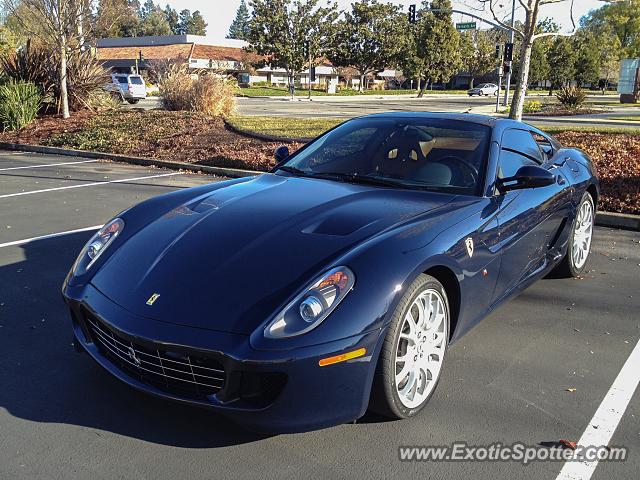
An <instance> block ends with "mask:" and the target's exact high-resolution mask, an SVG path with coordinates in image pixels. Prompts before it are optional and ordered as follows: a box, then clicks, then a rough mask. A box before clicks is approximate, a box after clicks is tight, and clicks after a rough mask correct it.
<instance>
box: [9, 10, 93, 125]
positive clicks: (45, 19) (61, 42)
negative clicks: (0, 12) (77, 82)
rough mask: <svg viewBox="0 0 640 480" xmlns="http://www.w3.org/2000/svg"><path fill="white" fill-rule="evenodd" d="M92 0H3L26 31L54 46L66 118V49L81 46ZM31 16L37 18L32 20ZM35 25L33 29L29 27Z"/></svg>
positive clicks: (67, 101)
mask: <svg viewBox="0 0 640 480" xmlns="http://www.w3.org/2000/svg"><path fill="white" fill-rule="evenodd" d="M92 3H93V2H92V0H6V2H5V8H6V10H7V11H8V12H10V13H11V14H12V15H13V16H14V17H15V18H16V19H17V20H18V21H19V22H20V23H21V25H22V26H23V27H24V28H25V30H27V31H28V33H29V34H31V35H34V36H39V37H42V38H41V40H42V41H43V42H44V43H45V44H46V45H50V46H54V47H55V50H56V53H57V55H58V56H59V58H58V75H59V82H60V98H59V102H60V111H61V113H62V118H69V116H70V115H69V95H68V92H67V62H68V59H69V51H70V50H71V49H73V48H82V46H83V43H84V37H85V35H86V34H87V32H86V28H85V27H86V19H87V18H88V17H89V15H90V14H91V10H92ZM34 19H37V21H36V22H34ZM33 25H37V30H36V29H35V28H32V26H33Z"/></svg>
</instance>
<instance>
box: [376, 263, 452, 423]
mask: <svg viewBox="0 0 640 480" xmlns="http://www.w3.org/2000/svg"><path fill="white" fill-rule="evenodd" d="M449 315H450V314H449V302H448V299H447V294H446V292H445V290H444V287H443V286H442V284H441V283H440V282H439V281H438V280H436V279H435V278H433V277H432V276H430V275H420V276H419V277H418V278H417V279H416V280H415V281H414V282H413V283H412V284H411V285H410V286H409V288H408V289H407V291H406V293H405V295H404V296H403V297H402V300H401V301H400V303H399V305H398V306H397V307H396V310H395V312H394V314H393V317H392V319H391V323H390V325H389V330H388V332H387V336H386V338H385V340H384V344H383V346H382V351H381V352H380V359H379V360H378V366H377V369H376V376H375V379H374V385H373V390H372V394H371V403H370V408H371V410H373V411H375V412H377V413H380V414H382V415H385V416H387V417H390V418H396V419H400V418H408V417H411V416H413V415H415V414H417V413H418V412H419V411H420V410H421V409H422V408H423V407H424V406H425V405H426V404H427V402H428V401H429V399H430V398H431V396H432V395H433V393H434V391H435V389H436V386H437V384H438V380H439V379H440V372H441V370H442V365H443V362H444V357H445V354H446V351H447V346H448V343H449V342H448V340H449V321H450V316H449Z"/></svg>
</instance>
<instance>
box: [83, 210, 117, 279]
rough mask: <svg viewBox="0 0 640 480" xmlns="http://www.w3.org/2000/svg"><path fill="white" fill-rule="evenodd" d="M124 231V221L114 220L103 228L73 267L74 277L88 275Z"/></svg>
mask: <svg viewBox="0 0 640 480" xmlns="http://www.w3.org/2000/svg"><path fill="white" fill-rule="evenodd" d="M123 229H124V221H123V220H122V219H121V218H114V219H113V220H111V221H110V222H108V223H107V224H106V225H105V226H103V227H102V228H101V229H100V230H99V231H98V233H96V234H95V235H94V236H93V237H91V240H89V241H88V242H87V244H86V245H85V246H84V248H83V249H82V251H81V252H80V255H79V256H78V259H77V260H76V263H75V264H74V266H73V274H74V275H82V274H83V273H86V272H87V271H88V270H89V269H90V268H91V266H92V265H93V264H94V263H95V262H96V260H98V258H100V255H102V254H103V253H104V251H105V250H106V249H107V248H108V247H109V245H111V243H112V242H113V241H114V240H115V239H116V237H117V236H118V235H119V234H120V232H122V230H123Z"/></svg>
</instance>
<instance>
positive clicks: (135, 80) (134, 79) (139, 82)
mask: <svg viewBox="0 0 640 480" xmlns="http://www.w3.org/2000/svg"><path fill="white" fill-rule="evenodd" d="M129 81H130V82H131V83H132V84H133V85H143V82H142V78H140V77H134V76H131V77H129Z"/></svg>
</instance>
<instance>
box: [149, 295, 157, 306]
mask: <svg viewBox="0 0 640 480" xmlns="http://www.w3.org/2000/svg"><path fill="white" fill-rule="evenodd" d="M159 298H160V294H159V293H154V294H153V295H151V296H150V297H149V300H147V305H149V306H151V305H153V304H154V303H155V301H156V300H158V299H159Z"/></svg>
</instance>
